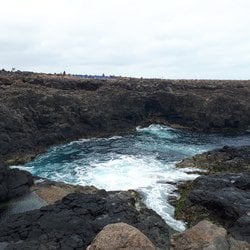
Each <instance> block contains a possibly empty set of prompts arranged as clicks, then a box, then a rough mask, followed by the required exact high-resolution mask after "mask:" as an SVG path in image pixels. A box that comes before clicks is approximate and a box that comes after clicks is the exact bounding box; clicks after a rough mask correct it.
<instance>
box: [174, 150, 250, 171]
mask: <svg viewBox="0 0 250 250" xmlns="http://www.w3.org/2000/svg"><path fill="white" fill-rule="evenodd" d="M177 167H184V168H186V167H189V168H199V169H206V170H208V173H222V172H223V173H224V172H229V173H230V172H231V173H239V172H242V171H250V146H242V147H228V146H225V147H223V148H220V149H215V150H212V151H209V152H205V153H202V154H198V155H195V156H193V157H192V158H188V159H184V160H183V161H181V162H180V163H178V164H177Z"/></svg>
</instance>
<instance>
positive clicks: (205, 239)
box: [0, 71, 250, 250]
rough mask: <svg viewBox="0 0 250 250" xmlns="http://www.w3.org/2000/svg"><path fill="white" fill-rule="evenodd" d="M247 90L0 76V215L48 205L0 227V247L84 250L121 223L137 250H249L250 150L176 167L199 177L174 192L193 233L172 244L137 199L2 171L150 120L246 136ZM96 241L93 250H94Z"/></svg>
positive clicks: (245, 84) (221, 84)
mask: <svg viewBox="0 0 250 250" xmlns="http://www.w3.org/2000/svg"><path fill="white" fill-rule="evenodd" d="M249 83H250V82H249V81H212V80H203V81H199V80H187V81H186V80H158V79H133V78H114V79H109V80H107V79H105V80H97V79H77V78H74V77H71V76H54V75H45V74H35V73H27V72H16V73H13V72H6V71H1V72H0V91H1V95H0V141H1V143H0V161H1V162H0V213H1V212H2V211H4V210H6V208H7V206H8V201H9V200H12V199H13V198H16V197H21V199H22V197H23V195H25V194H29V193H30V192H32V194H35V195H37V196H38V197H39V198H40V199H42V200H43V201H44V202H45V203H46V204H47V205H46V206H44V204H43V205H41V207H39V208H38V209H35V210H32V209H30V208H27V211H26V212H24V213H17V214H15V215H11V216H9V217H8V218H6V219H5V220H4V221H2V222H1V227H0V249H40V250H41V249H86V248H87V246H89V245H90V244H91V242H92V241H93V240H94V238H95V237H96V235H97V234H98V233H100V232H101V230H102V229H103V228H104V227H106V226H108V225H110V224H111V225H110V227H109V226H108V227H107V228H105V229H106V230H107V232H106V231H105V232H106V233H105V234H104V235H106V237H112V236H110V231H108V230H109V228H114V227H116V226H118V225H116V224H115V225H113V223H120V222H123V223H127V224H128V225H124V224H122V225H119V226H121V227H119V229H117V230H118V231H119V230H120V231H119V232H123V231H124V232H125V231H126V235H127V236H126V237H127V238H129V237H130V236H131V235H134V234H136V237H139V239H140V240H139V242H141V244H142V245H141V249H146V248H147V246H146V245H145V244H148V247H149V248H148V249H154V248H156V249H173V250H178V249H180V250H181V249H182V250H183V249H218V250H224V249H225V250H227V249H228V250H229V249H231V250H236V249H242V250H245V249H250V245H249V244H250V214H249V213H250V206H249V204H250V196H249V195H250V192H249V185H250V174H249V169H250V146H246V147H240V148H229V147H224V148H223V149H218V150H214V151H211V152H207V153H204V154H202V155H197V156H194V157H193V158H191V159H186V160H183V161H182V162H181V163H180V164H178V167H195V168H199V169H203V170H204V169H205V170H206V172H204V171H201V172H200V174H202V176H200V177H198V178H197V179H196V180H195V181H194V182H192V183H186V184H182V185H181V186H180V189H179V191H180V199H179V200H177V201H176V202H175V205H176V216H177V218H179V219H183V220H184V221H187V222H188V224H189V226H190V227H192V228H190V229H188V230H187V231H185V232H183V233H181V234H174V235H173V236H172V237H171V235H172V234H173V233H174V231H173V230H172V229H171V228H170V227H169V226H168V225H166V223H165V222H164V221H163V219H162V218H161V217H160V216H159V215H157V214H156V213H155V212H154V211H153V210H150V209H148V208H146V206H145V205H144V204H143V202H142V200H141V198H140V196H139V194H138V193H137V192H135V191H132V190H130V191H126V192H119V191H117V192H106V191H105V190H98V189H96V188H95V187H80V186H72V185H67V184H64V183H56V182H51V181H48V180H40V179H36V178H33V177H32V176H31V175H30V174H29V173H28V172H26V171H22V170H18V169H10V168H9V167H7V166H6V165H13V164H18V163H19V164H20V163H23V162H26V161H29V160H30V159H31V158H32V157H34V156H35V155H36V154H37V153H39V152H41V151H43V150H45V149H47V148H48V147H50V146H52V145H56V144H58V143H65V142H67V141H70V140H73V139H77V138H80V137H85V138H86V137H93V136H96V137H98V136H104V135H112V134H119V133H128V132H129V131H132V130H133V129H134V128H135V127H136V126H138V125H146V124H150V123H152V122H161V123H163V124H168V125H172V126H178V127H182V128H185V129H191V130H195V131H204V132H211V131H216V132H219V133H222V132H226V131H235V132H236V131H244V130H247V129H249V126H250V116H249V115H247V114H249V113H250V103H249V99H250V84H249ZM204 220H208V221H204ZM211 222H213V223H215V224H216V225H214V224H212V223H211ZM197 223H198V224H197ZM196 224H197V225H196ZM195 225H196V226H195ZM130 226H133V227H134V228H131V227H130ZM136 228H137V229H139V230H140V231H141V232H142V233H143V234H144V235H140V233H138V231H136V230H137V229H136ZM107 235H108V236H107ZM102 237H103V234H101V233H100V238H102ZM117 237H120V238H123V237H122V236H121V235H120V234H118V236H117ZM145 237H146V238H145ZM170 238H171V241H170ZM98 239H99V238H98V237H97V238H96V239H95V240H94V241H93V245H92V247H90V249H100V248H98V246H99V245H100V241H99V240H98ZM123 239H124V238H123ZM126 244H128V242H126ZM133 244H134V243H133ZM127 246H130V247H132V246H131V245H129V244H128V245H127ZM133 246H134V247H135V245H133ZM142 246H143V248H142ZM136 247H140V246H136ZM209 247H210V248H209ZM139 249H140V248H139Z"/></svg>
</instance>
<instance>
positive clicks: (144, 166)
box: [21, 125, 250, 231]
mask: <svg viewBox="0 0 250 250" xmlns="http://www.w3.org/2000/svg"><path fill="white" fill-rule="evenodd" d="M225 145H233V146H238V145H250V134H249V133H248V134H244V135H243V134H242V135H223V136H222V135H220V136H218V135H214V134H212V135H211V134H210V135H207V134H199V133H191V132H183V131H180V130H176V129H172V128H169V127H166V126H161V125H151V126H149V127H147V128H137V131H136V132H135V133H134V134H130V135H126V136H114V137H111V138H101V139H100V138H99V139H96V138H93V139H82V140H79V141H73V142H71V143H69V144H66V145H62V146H57V147H52V148H51V149H49V150H48V151H47V153H45V154H43V155H40V156H39V157H37V158H36V159H35V160H33V161H32V162H29V163H28V164H26V165H25V166H22V167H21V168H25V169H26V170H28V171H30V172H31V173H32V174H33V175H37V176H41V177H46V178H48V179H51V180H55V181H64V182H67V183H71V184H79V185H94V186H96V187H98V188H103V189H106V190H128V189H136V190H138V191H140V192H141V193H142V195H143V197H144V200H145V203H146V204H147V206H149V207H150V208H152V209H154V210H155V211H156V212H157V213H158V214H160V215H161V216H162V218H164V219H165V221H166V222H167V223H168V224H169V225H170V226H172V227H173V228H174V229H176V230H180V231H181V230H184V229H185V223H184V222H182V221H177V220H175V219H174V208H173V207H172V206H171V205H170V204H169V202H168V197H169V196H170V195H176V193H175V191H176V186H175V185H174V184H171V183H172V182H175V183H176V182H179V181H186V180H192V179H194V178H196V177H197V176H198V175H197V174H192V170H191V169H177V168H176V167H175V164H176V162H179V161H180V160H182V159H184V158H186V157H190V156H193V155H195V154H198V153H202V152H205V151H208V150H211V149H214V148H217V147H222V146H225Z"/></svg>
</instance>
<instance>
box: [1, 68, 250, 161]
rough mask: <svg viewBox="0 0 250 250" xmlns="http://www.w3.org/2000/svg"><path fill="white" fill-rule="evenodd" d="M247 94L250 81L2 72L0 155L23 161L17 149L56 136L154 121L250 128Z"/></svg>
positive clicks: (42, 144) (35, 147)
mask: <svg viewBox="0 0 250 250" xmlns="http://www.w3.org/2000/svg"><path fill="white" fill-rule="evenodd" d="M249 99H250V84H249V81H212V80H201V81H199V80H159V79H133V78H112V79H78V78H75V77H70V76H54V75H45V74H33V73H29V72H17V73H11V72H6V71H5V72H2V71H1V72H0V141H1V143H0V155H1V156H2V157H3V158H4V159H7V160H10V161H9V163H10V164H11V163H13V162H15V161H16V160H17V161H19V162H21V161H22V159H20V156H24V154H28V153H37V152H38V151H40V150H43V149H45V148H47V147H48V146H50V145H54V144H56V143H60V142H65V141H67V140H72V139H76V138H80V137H89V136H103V135H107V134H117V133H120V132H128V131H130V130H132V129H134V128H135V127H136V126H138V125H147V124H149V123H153V122H162V123H166V124H177V125H180V126H184V127H187V128H192V129H194V130H203V131H211V130H216V131H224V130H228V129H233V130H237V129H247V128H248V127H249V125H250V115H249V114H250V102H249ZM23 160H24V161H25V159H23ZM26 160H27V159H26Z"/></svg>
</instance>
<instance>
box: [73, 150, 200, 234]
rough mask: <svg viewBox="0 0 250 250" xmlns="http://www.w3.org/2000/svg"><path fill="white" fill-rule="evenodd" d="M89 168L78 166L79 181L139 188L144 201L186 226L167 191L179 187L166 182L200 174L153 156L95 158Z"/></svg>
mask: <svg viewBox="0 0 250 250" xmlns="http://www.w3.org/2000/svg"><path fill="white" fill-rule="evenodd" d="M90 165H91V167H90V168H89V169H88V171H87V172H86V171H85V170H84V168H82V167H80V166H78V167H77V168H76V172H77V174H76V179H77V184H80V185H95V186H96V187H98V188H103V189H105V190H108V191H111V190H128V189H136V190H139V191H141V192H142V193H143V194H144V196H145V203H146V204H147V205H148V206H149V207H150V208H152V209H154V210H155V211H156V212H157V213H158V214H159V215H161V216H162V218H163V219H165V221H166V222H167V223H168V224H169V225H170V226H172V227H173V228H174V229H176V230H179V231H181V230H184V229H185V224H184V223H183V222H181V221H177V220H176V219H174V208H173V207H172V206H171V205H170V204H169V203H168V201H167V199H168V195H170V194H173V192H174V191H175V189H176V187H175V186H174V185H170V184H167V183H164V182H179V181H184V180H193V179H194V178H196V177H197V176H198V175H196V174H187V173H185V171H183V170H182V169H176V168H175V162H172V163H168V164H164V163H162V162H160V161H158V160H157V159H155V158H154V157H149V156H147V157H146V156H141V157H136V156H130V155H122V156H119V157H117V158H115V159H111V160H109V161H107V162H92V163H91V164H90Z"/></svg>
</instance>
